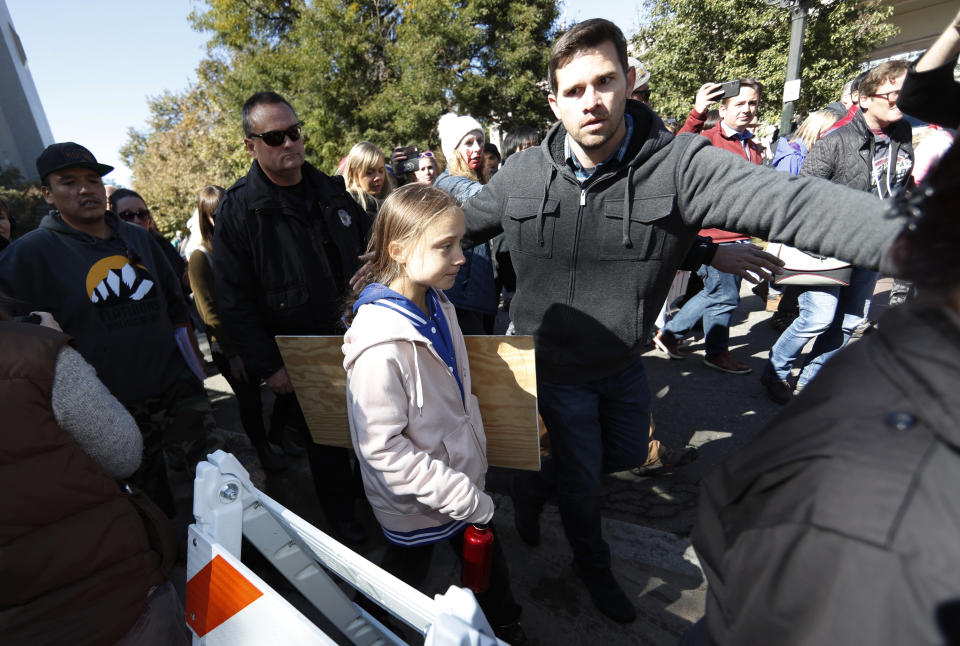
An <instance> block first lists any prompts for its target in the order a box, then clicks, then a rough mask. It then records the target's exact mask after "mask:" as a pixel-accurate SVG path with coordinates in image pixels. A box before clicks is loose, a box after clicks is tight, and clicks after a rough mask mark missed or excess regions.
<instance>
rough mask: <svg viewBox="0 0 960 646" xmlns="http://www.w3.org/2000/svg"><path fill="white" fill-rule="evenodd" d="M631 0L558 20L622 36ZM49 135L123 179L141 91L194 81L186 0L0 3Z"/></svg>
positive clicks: (631, 25) (581, 7) (571, 10)
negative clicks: (593, 23) (593, 22)
mask: <svg viewBox="0 0 960 646" xmlns="http://www.w3.org/2000/svg"><path fill="white" fill-rule="evenodd" d="M640 2H641V0H566V2H565V5H566V18H567V20H568V22H580V21H582V20H586V19H587V18H607V19H609V20H611V21H613V22H615V23H616V24H617V25H619V26H620V28H621V29H623V30H624V33H626V34H627V35H630V34H632V33H633V32H635V31H636V29H637V15H638V12H639V7H640ZM6 4H7V10H8V11H9V12H10V16H11V17H12V18H13V24H14V27H15V28H16V30H17V33H18V34H19V35H20V40H21V41H22V42H23V47H24V50H25V51H26V54H27V66H28V67H29V68H30V73H31V75H32V76H33V82H34V84H36V86H37V91H38V92H39V94H40V100H41V102H42V103H43V108H44V111H45V112H46V115H47V121H48V122H49V123H50V128H51V130H53V136H54V138H55V139H56V140H57V141H76V142H78V143H81V144H83V145H85V146H87V147H88V148H89V149H90V150H91V151H93V154H94V155H95V156H96V157H97V159H98V160H100V161H101V162H103V163H105V164H110V165H111V166H115V167H116V170H115V171H114V172H113V173H111V174H110V175H108V176H107V179H112V180H113V181H115V182H116V183H118V184H121V185H129V183H130V171H129V169H127V168H126V167H124V166H123V165H122V164H121V162H120V157H119V153H118V151H119V149H120V147H121V146H122V145H123V144H124V142H125V141H126V140H127V130H128V128H131V127H132V128H142V127H143V125H144V123H145V121H146V118H147V116H148V114H149V110H148V109H147V97H149V96H155V95H158V94H160V93H161V92H162V91H163V90H165V89H166V90H173V91H178V90H182V89H183V88H185V87H186V86H187V84H188V83H189V82H190V81H191V80H192V79H194V78H195V76H194V70H195V69H196V66H197V63H199V62H200V59H201V58H202V57H203V55H204V53H205V43H206V37H205V36H204V34H201V33H198V32H195V31H193V29H191V27H190V24H189V23H188V21H187V15H188V14H189V13H190V11H191V10H193V9H194V8H196V7H197V5H198V3H197V2H196V0H163V1H162V2H155V1H147V0H125V1H120V0H97V2H77V1H76V0H42V1H38V0H6Z"/></svg>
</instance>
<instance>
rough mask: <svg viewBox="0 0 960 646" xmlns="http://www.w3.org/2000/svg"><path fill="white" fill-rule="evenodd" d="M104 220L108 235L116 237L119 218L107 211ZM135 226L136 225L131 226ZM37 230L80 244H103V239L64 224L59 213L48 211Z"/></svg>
mask: <svg viewBox="0 0 960 646" xmlns="http://www.w3.org/2000/svg"><path fill="white" fill-rule="evenodd" d="M104 220H105V221H106V223H107V226H108V227H109V228H110V233H111V234H112V235H117V230H118V229H119V228H120V222H121V221H122V220H120V218H118V217H117V216H116V215H115V214H114V213H113V212H112V211H107V212H106V213H105V214H104ZM131 226H136V225H131ZM37 228H39V229H46V230H48V231H53V232H54V233H59V234H62V235H65V236H70V237H71V238H73V239H74V240H76V241H77V242H82V243H84V244H89V245H94V246H96V245H99V244H102V243H103V238H98V237H97V236H94V235H90V234H89V233H86V232H84V231H80V230H79V229H75V228H73V227H72V226H70V225H69V224H67V223H66V222H64V221H63V216H62V215H60V212H59V211H50V212H49V213H48V214H47V215H45V216H43V219H42V220H40V226H39V227H37Z"/></svg>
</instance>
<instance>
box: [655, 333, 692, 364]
mask: <svg viewBox="0 0 960 646" xmlns="http://www.w3.org/2000/svg"><path fill="white" fill-rule="evenodd" d="M653 345H655V346H656V347H657V350H660V352H663V353H665V354H666V355H667V356H668V357H670V358H671V359H686V358H687V355H685V354H684V353H683V352H681V351H680V343H678V342H677V340H676V339H675V338H674V337H673V335H672V334H670V333H669V332H667V333H666V334H664V332H663V330H660V331H658V332H657V334H656V336H654V337H653Z"/></svg>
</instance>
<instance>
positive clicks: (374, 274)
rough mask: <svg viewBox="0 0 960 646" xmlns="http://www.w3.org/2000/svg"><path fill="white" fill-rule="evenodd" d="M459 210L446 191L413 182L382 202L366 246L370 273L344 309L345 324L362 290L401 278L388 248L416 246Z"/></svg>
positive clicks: (399, 265)
mask: <svg viewBox="0 0 960 646" xmlns="http://www.w3.org/2000/svg"><path fill="white" fill-rule="evenodd" d="M459 208H460V205H459V204H457V201H456V200H455V199H454V198H453V196H452V195H450V194H449V193H447V192H446V191H442V190H440V189H438V188H434V187H432V186H426V185H424V184H418V183H416V182H413V183H410V184H405V185H404V186H401V187H400V188H398V189H397V190H395V191H393V192H392V193H391V194H390V196H389V197H387V199H386V200H384V202H383V204H382V205H381V207H380V213H379V214H378V215H377V219H376V221H375V222H374V224H373V235H371V236H370V243H369V244H368V245H367V253H372V254H373V258H372V259H371V260H370V270H369V271H368V272H367V274H365V275H364V276H363V277H362V278H361V279H360V282H359V283H358V284H357V287H356V289H355V290H354V297H353V298H352V299H350V302H349V303H348V304H347V307H346V312H345V315H344V318H345V320H346V321H347V323H348V324H349V323H350V322H351V321H352V320H353V304H354V303H355V302H356V299H357V296H359V295H360V292H362V291H363V288H364V287H366V286H367V285H369V284H370V283H380V284H382V285H389V284H390V283H391V282H393V281H394V280H395V279H397V278H400V277H401V276H403V275H404V269H403V265H402V264H400V263H399V262H397V261H396V260H394V259H393V258H391V257H390V252H389V247H390V244H391V243H393V242H397V243H400V244H401V245H404V246H406V245H409V244H415V243H417V242H418V241H419V240H420V238H421V237H422V236H423V233H424V232H425V231H426V230H427V228H428V227H429V226H430V225H431V224H433V222H434V221H436V220H437V219H438V218H440V217H442V216H444V215H446V214H448V213H450V212H451V211H452V210H454V209H459Z"/></svg>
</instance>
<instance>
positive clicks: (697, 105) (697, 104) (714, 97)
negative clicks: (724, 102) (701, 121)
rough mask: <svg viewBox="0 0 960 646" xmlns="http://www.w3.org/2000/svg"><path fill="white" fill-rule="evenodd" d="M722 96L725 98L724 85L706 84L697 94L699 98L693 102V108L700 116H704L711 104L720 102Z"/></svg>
mask: <svg viewBox="0 0 960 646" xmlns="http://www.w3.org/2000/svg"><path fill="white" fill-rule="evenodd" d="M721 96H723V84H721V83H704V84H703V85H701V86H700V90H699V91H698V92H697V98H696V99H694V101H693V107H694V109H695V110H696V111H697V112H699V113H700V114H704V113H706V111H707V108H709V107H710V104H711V103H714V102H716V101H719V100H720V97H721Z"/></svg>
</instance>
